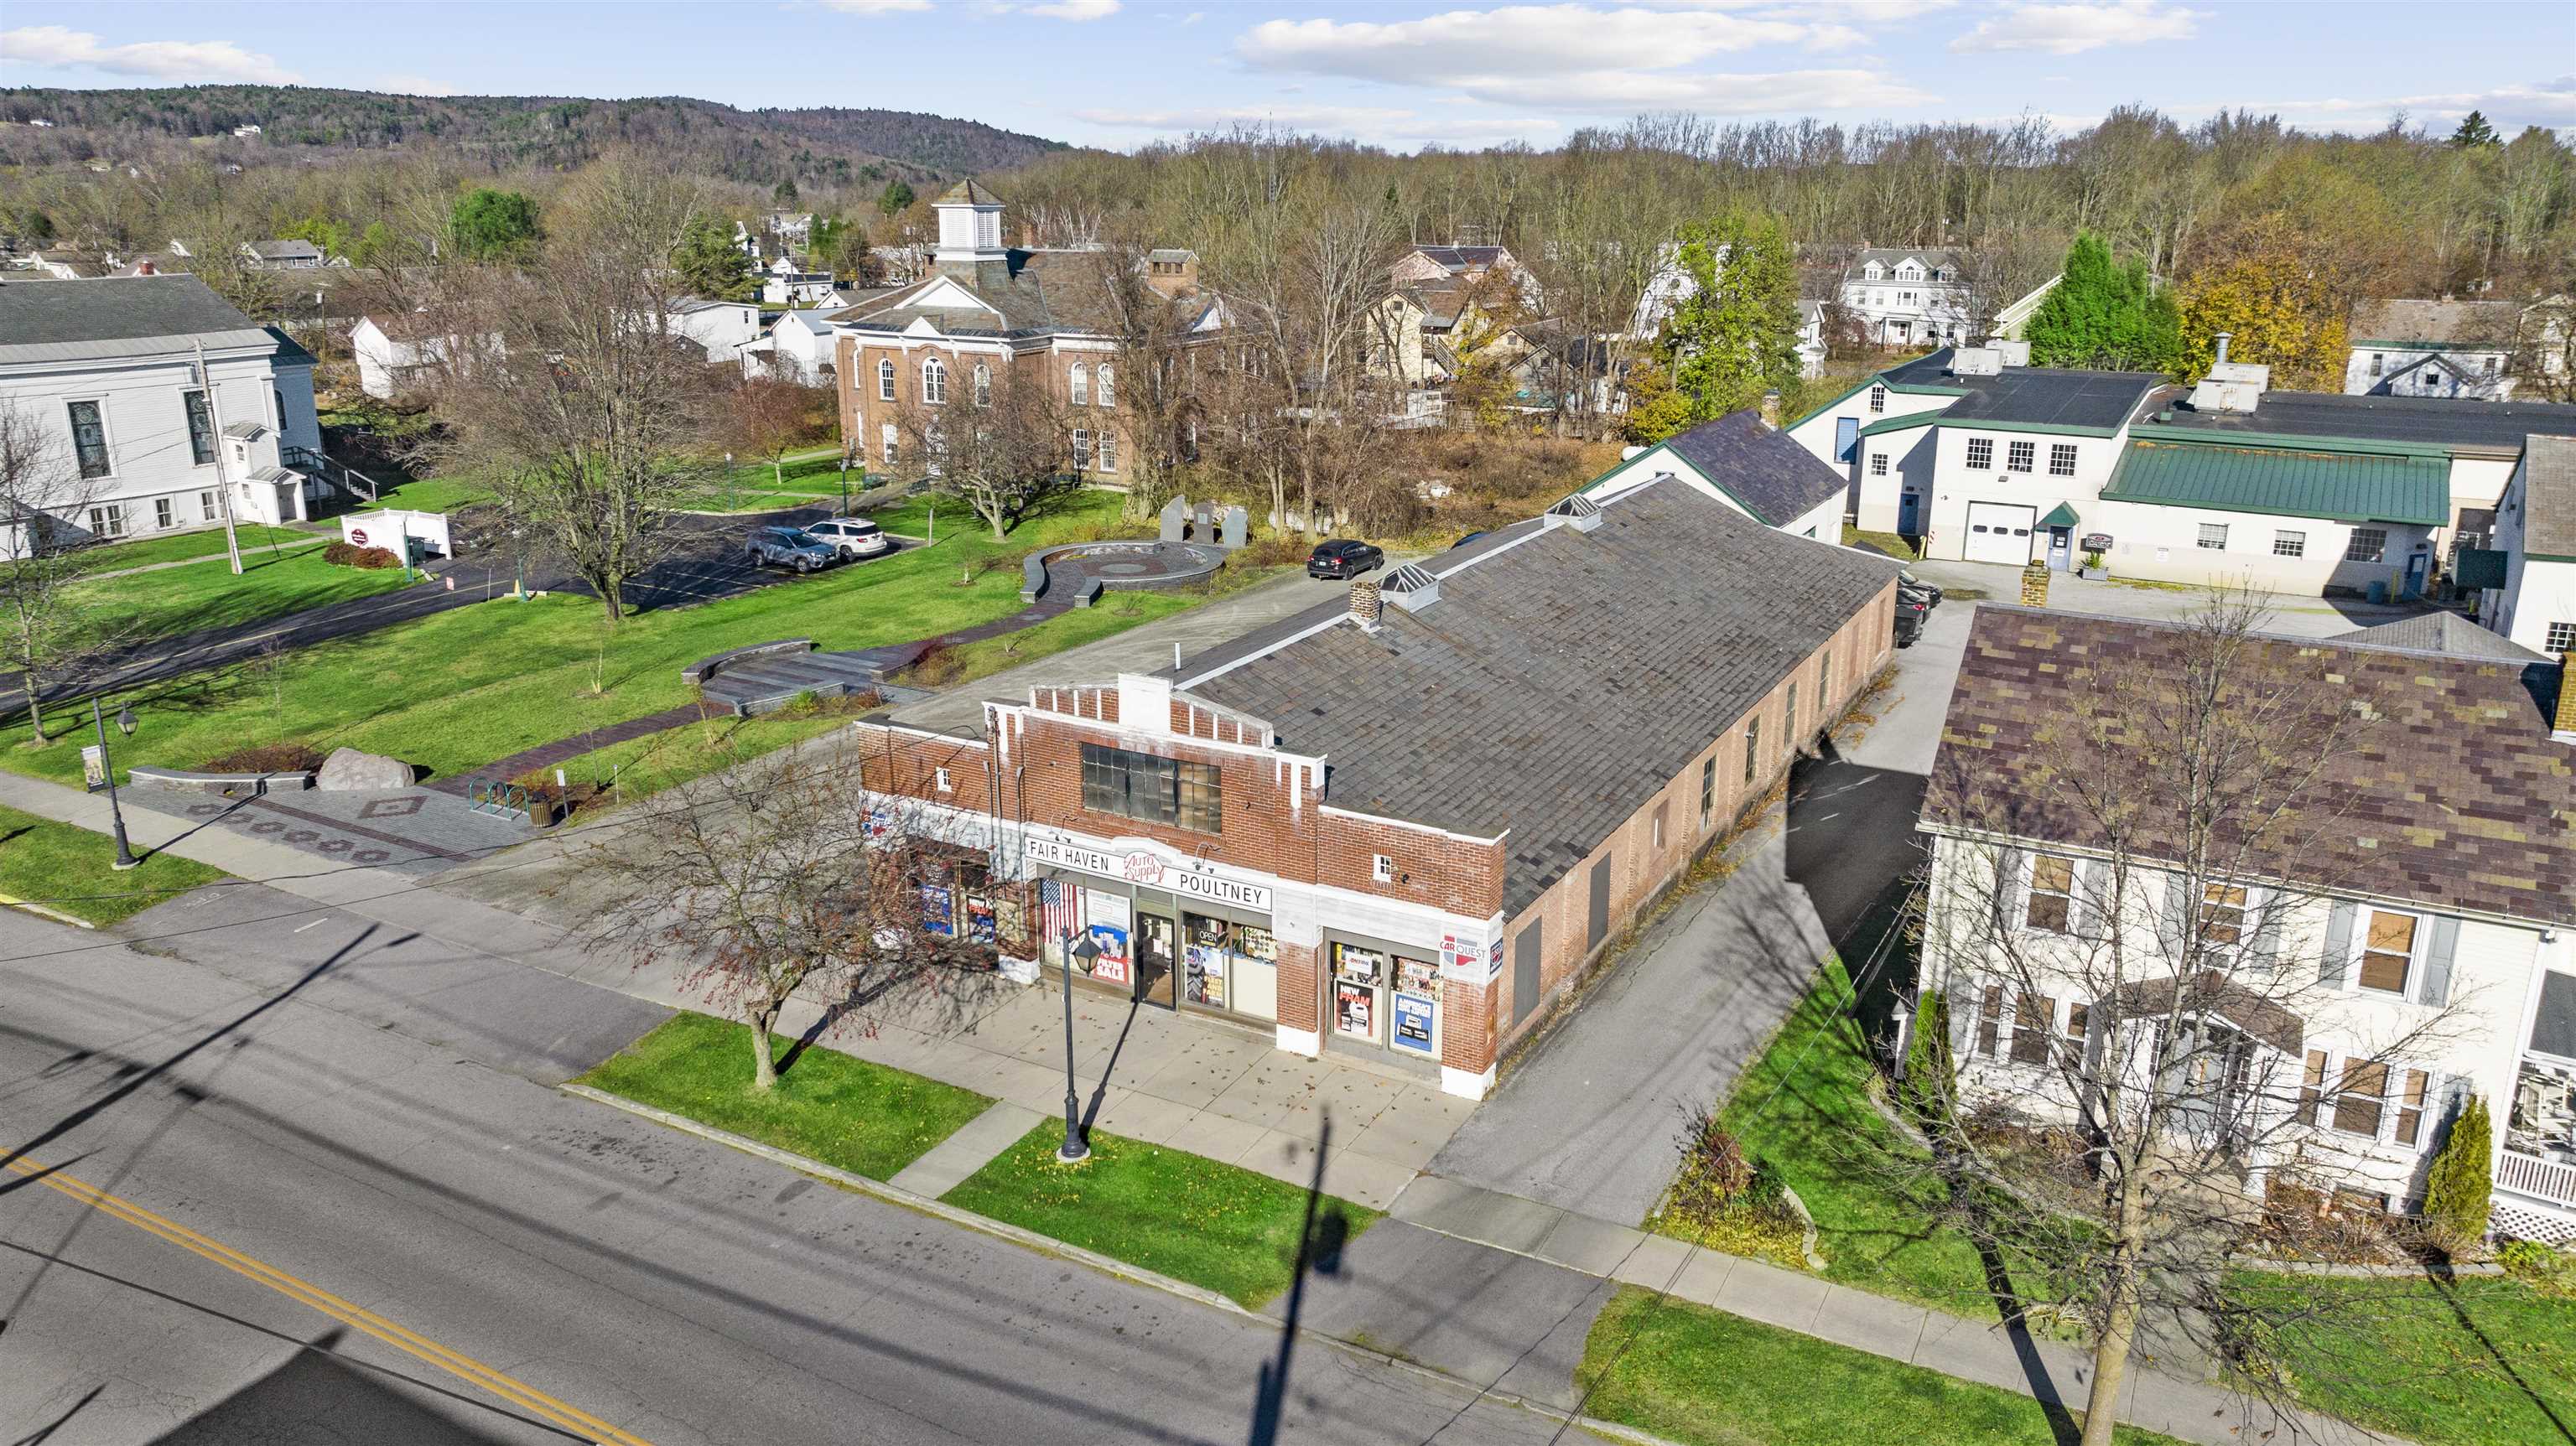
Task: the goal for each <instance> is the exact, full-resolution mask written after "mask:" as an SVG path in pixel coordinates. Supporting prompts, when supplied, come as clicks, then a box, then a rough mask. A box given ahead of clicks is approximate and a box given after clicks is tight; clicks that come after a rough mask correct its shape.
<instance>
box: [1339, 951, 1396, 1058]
mask: <svg viewBox="0 0 2576 1446" xmlns="http://www.w3.org/2000/svg"><path fill="white" fill-rule="evenodd" d="M1385 983H1386V956H1385V955H1384V954H1381V953H1379V952H1378V951H1376V950H1374V949H1363V948H1360V947H1359V946H1358V945H1356V944H1340V943H1337V944H1335V945H1334V946H1333V1030H1334V1032H1335V1033H1337V1034H1341V1035H1345V1036H1348V1037H1349V1038H1352V1039H1369V1040H1373V1039H1376V1038H1377V1037H1378V1032H1377V1028H1378V1007H1377V996H1378V991H1379V989H1381V988H1383V987H1384V986H1385Z"/></svg>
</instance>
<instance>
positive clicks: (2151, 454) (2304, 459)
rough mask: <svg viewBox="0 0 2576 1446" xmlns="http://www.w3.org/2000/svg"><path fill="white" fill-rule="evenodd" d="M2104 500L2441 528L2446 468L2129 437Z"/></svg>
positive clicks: (2447, 512)
mask: <svg viewBox="0 0 2576 1446" xmlns="http://www.w3.org/2000/svg"><path fill="white" fill-rule="evenodd" d="M2102 500H2103V501H2105V502H2142V503H2147V504H2150V505H2153V506H2159V507H2206V508H2211V509H2213V510H2216V511H2220V512H2261V513H2268V514H2273V515H2277V516H2283V517H2318V518H2324V519H2327V520H2329V521H2335V522H2396V523H2409V524H2414V525H2417V526H2422V527H2440V526H2442V525H2443V524H2445V523H2447V522H2449V521H2450V520H2451V471H2450V466H2449V464H2448V463H2446V462H2444V461H2442V460H2441V459H2440V458H2438V457H2408V456H2398V455H2393V454H2377V453H2353V452H2300V451H2290V450H2286V449H2282V448H2276V447H2231V446H2223V445H2210V444H2204V443H2198V442H2155V441H2132V442H2131V443H2129V446H2128V449H2127V450H2126V451H2124V452H2122V453H2121V454H2120V463H2119V465H2118V466H2117V467H2114V468H2113V469H2112V470H2111V481H2110V483H2109V485H2107V486H2105V487H2104V488H2103V489H2102Z"/></svg>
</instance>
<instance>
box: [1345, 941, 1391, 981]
mask: <svg viewBox="0 0 2576 1446" xmlns="http://www.w3.org/2000/svg"><path fill="white" fill-rule="evenodd" d="M1333 975H1334V977H1335V978H1339V979H1348V980H1350V981H1352V982H1353V983H1356V984H1376V983H1378V982H1380V981H1381V980H1383V979H1385V978H1386V956H1385V955H1384V954H1380V953H1378V952H1377V951H1376V950H1374V949H1362V948H1360V947H1359V946H1357V945H1355V944H1335V945H1334V946H1333Z"/></svg>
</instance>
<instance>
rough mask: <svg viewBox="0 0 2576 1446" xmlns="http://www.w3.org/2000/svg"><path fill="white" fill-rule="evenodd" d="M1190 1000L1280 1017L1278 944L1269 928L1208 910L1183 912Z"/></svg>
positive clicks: (1258, 1015) (1217, 1007) (1245, 1012)
mask: <svg viewBox="0 0 2576 1446" xmlns="http://www.w3.org/2000/svg"><path fill="white" fill-rule="evenodd" d="M1181 928H1182V933H1183V935H1184V936H1185V938H1186V940H1187V943H1186V944H1185V946H1184V954H1185V962H1184V966H1183V967H1184V968H1185V969H1186V970H1187V971H1188V983H1187V986H1186V988H1187V993H1186V995H1185V996H1184V997H1186V998H1187V999H1188V1000H1189V1002H1190V1003H1192V1004H1198V1005H1204V1006H1206V1007H1207V1008H1210V1009H1223V1010H1227V1011H1230V1012H1232V1013H1235V1014H1248V1015H1251V1016H1253V1017H1255V1018H1257V1019H1274V1020H1275V1019H1277V1018H1278V1017H1279V963H1278V960H1279V944H1278V941H1277V940H1276V939H1275V938H1273V937H1272V935H1271V933H1270V931H1269V930H1268V929H1264V928H1261V927H1260V926H1258V925H1254V924H1238V923H1235V922H1234V921H1232V920H1230V919H1217V918H1210V917H1208V916H1206V915H1203V914H1189V913H1184V914H1183V915H1182V916H1181Z"/></svg>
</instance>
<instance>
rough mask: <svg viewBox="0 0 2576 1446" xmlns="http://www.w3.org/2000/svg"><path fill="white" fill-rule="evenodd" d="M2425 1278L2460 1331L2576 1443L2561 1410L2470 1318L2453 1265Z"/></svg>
mask: <svg viewBox="0 0 2576 1446" xmlns="http://www.w3.org/2000/svg"><path fill="white" fill-rule="evenodd" d="M2424 1278H2425V1279H2426V1280H2428V1281H2430V1282H2432V1285H2433V1293H2434V1294H2436V1295H2438V1296H2440V1297H2441V1298H2442V1304H2444V1305H2446V1306H2449V1307H2450V1308H2451V1315H2452V1317H2453V1318H2454V1319H2456V1320H2457V1321H2459V1323H2460V1329H2461V1330H2463V1331H2465V1332H2467V1333H2468V1335H2469V1338H2470V1339H2471V1340H2474V1341H2476V1342H2477V1343H2478V1349H2480V1350H2482V1351H2484V1352H2486V1354H2487V1359H2488V1360H2490V1361H2493V1362H2494V1363H2495V1368H2496V1370H2497V1371H2498V1372H2500V1373H2501V1374H2502V1375H2503V1376H2504V1378H2505V1379H2506V1380H2508V1381H2511V1382H2512V1383H2513V1388H2514V1389H2515V1390H2517V1391H2519V1392H2521V1393H2522V1396H2523V1399H2525V1400H2527V1401H2529V1402H2531V1406H2532V1409H2533V1410H2535V1411H2538V1412H2539V1413H2540V1414H2541V1416H2542V1417H2543V1418H2545V1419H2546V1420H2547V1421H2548V1422H2549V1428H2550V1429H2551V1430H2553V1431H2555V1432H2557V1433H2558V1439H2559V1440H2561V1441H2566V1442H2570V1443H2576V1429H2570V1425H2569V1422H2568V1420H2567V1418H2566V1417H2564V1416H2561V1415H2560V1414H2559V1413H2558V1408H2557V1407H2555V1406H2552V1405H2551V1404H2550V1403H2549V1401H2548V1399H2547V1398H2546V1397H2544V1396H2542V1395H2541V1394H2540V1392H2539V1390H2538V1389H2536V1388H2535V1387H2534V1386H2533V1385H2532V1384H2531V1382H2530V1381H2528V1380H2526V1379H2524V1378H2523V1374H2522V1372H2521V1371H2520V1370H2519V1369H2517V1368H2516V1367H2515V1366H2514V1363H2513V1358H2512V1357H2511V1356H2509V1355H2507V1354H2506V1353H2505V1351H2504V1349H2503V1347H2501V1346H2499V1345H2497V1344H2496V1340H2495V1338H2494V1337H2493V1336H2490V1335H2488V1334H2487V1331H2486V1327H2484V1326H2482V1325H2479V1324H2478V1323H2477V1320H2476V1318H2475V1317H2473V1316H2471V1315H2470V1314H2469V1307H2468V1302H2466V1301H2464V1300H2462V1299H2460V1282H2459V1277H2458V1276H2456V1275H2455V1274H2453V1273H2452V1270H2451V1266H2450V1262H2449V1261H2447V1260H2443V1261H2436V1262H2435V1263H2434V1264H2433V1265H2432V1266H2431V1268H2429V1269H2428V1270H2426V1271H2425V1272H2424Z"/></svg>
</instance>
